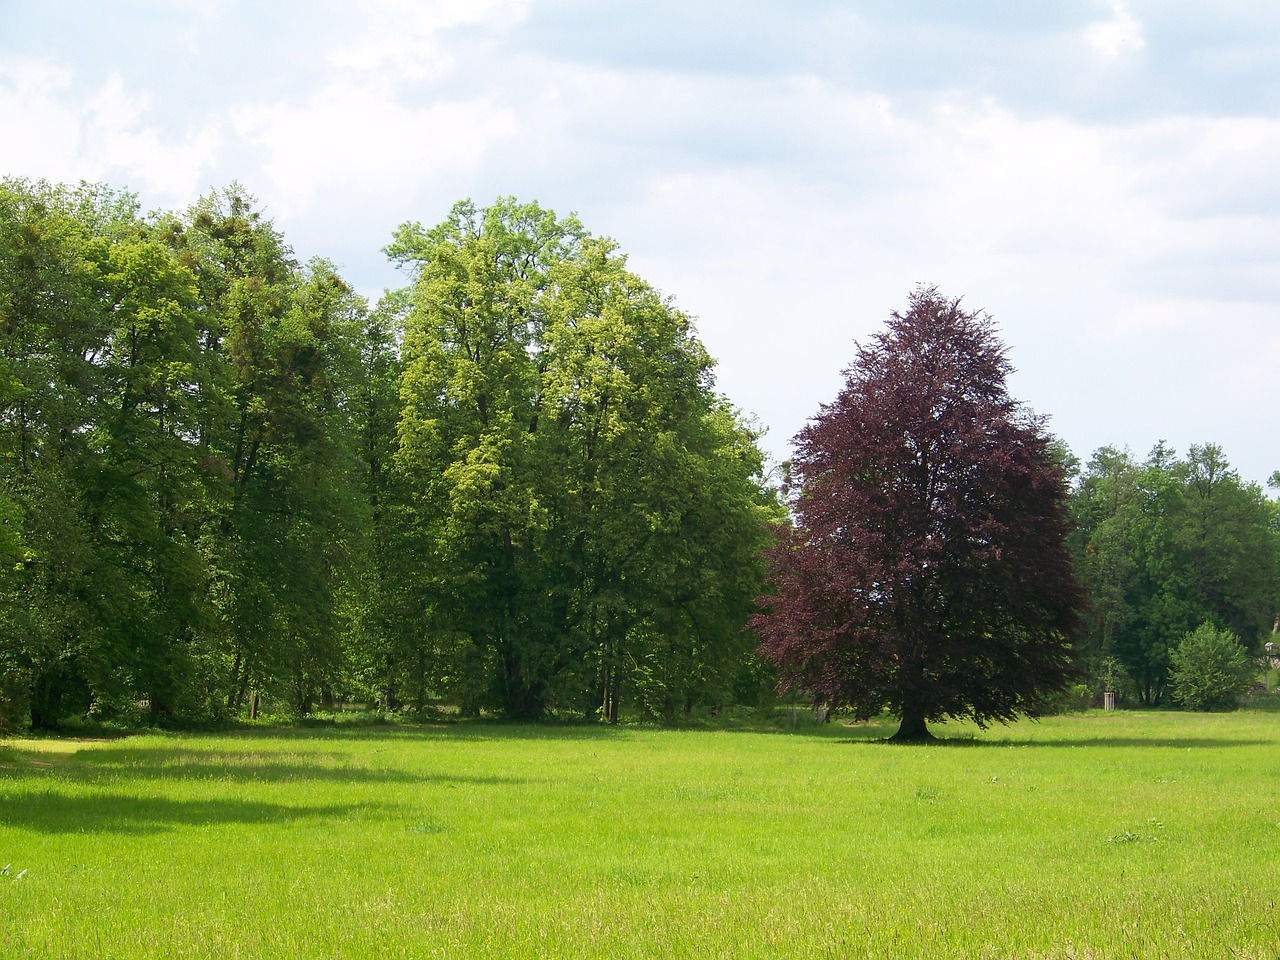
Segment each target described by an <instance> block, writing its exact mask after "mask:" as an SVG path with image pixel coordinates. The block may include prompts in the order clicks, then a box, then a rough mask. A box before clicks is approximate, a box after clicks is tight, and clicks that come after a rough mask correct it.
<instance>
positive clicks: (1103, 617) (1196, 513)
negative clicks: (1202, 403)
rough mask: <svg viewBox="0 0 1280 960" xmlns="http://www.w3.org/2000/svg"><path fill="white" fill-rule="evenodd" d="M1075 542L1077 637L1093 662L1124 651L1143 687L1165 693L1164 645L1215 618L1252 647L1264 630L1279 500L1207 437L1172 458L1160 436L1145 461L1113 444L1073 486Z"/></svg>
mask: <svg viewBox="0 0 1280 960" xmlns="http://www.w3.org/2000/svg"><path fill="white" fill-rule="evenodd" d="M1071 516H1072V520H1073V527H1074V530H1073V533H1072V535H1071V547H1072V553H1073V555H1074V560H1075V566H1076V570H1077V574H1078V576H1079V578H1080V580H1081V582H1082V583H1083V584H1084V586H1085V588H1086V589H1087V591H1088V595H1089V615H1088V617H1087V618H1086V631H1085V642H1084V643H1083V644H1082V647H1083V648H1084V652H1085V660H1086V661H1087V664H1088V666H1089V668H1090V669H1091V670H1092V671H1094V672H1096V670H1097V667H1098V665H1099V664H1100V663H1101V662H1102V661H1103V660H1105V659H1106V658H1107V657H1110V656H1115V657H1117V658H1118V659H1119V660H1120V661H1121V662H1123V664H1124V666H1125V669H1126V670H1127V672H1128V673H1129V674H1130V676H1132V678H1133V680H1134V683H1135V685H1136V692H1137V694H1138V696H1139V698H1140V699H1141V700H1142V701H1143V702H1144V703H1147V704H1152V705H1154V704H1159V703H1161V702H1162V701H1163V699H1164V697H1165V694H1166V692H1167V689H1168V683H1169V665H1170V651H1171V648H1172V647H1173V646H1174V644H1175V643H1176V642H1177V640H1178V638H1179V637H1182V636H1184V635H1185V634H1187V633H1188V632H1190V631H1192V630H1193V629H1194V628H1195V627H1196V625H1197V624H1201V623H1204V622H1205V621H1212V622H1213V623H1215V624H1220V625H1221V626H1222V627H1223V628H1225V629H1229V630H1230V631H1231V632H1232V633H1233V634H1235V636H1237V637H1239V638H1241V639H1242V640H1243V641H1244V643H1245V644H1246V646H1252V645H1253V644H1255V643H1256V642H1258V641H1260V640H1261V638H1262V637H1263V636H1264V635H1265V634H1266V633H1267V632H1268V631H1269V630H1270V629H1271V625H1272V623H1273V622H1274V617H1275V610H1276V601H1277V594H1278V588H1277V584H1280V528H1278V526H1277V523H1276V505H1275V504H1274V503H1273V502H1272V501H1270V500H1268V499H1267V497H1266V495H1265V494H1264V493H1263V491H1262V489H1261V487H1259V486H1257V485H1256V484H1249V483H1245V482H1243V481H1242V480H1241V479H1240V477H1239V475H1238V474H1237V473H1236V472H1235V471H1234V470H1232V469H1231V468H1230V466H1229V465H1228V464H1227V461H1226V459H1225V457H1224V456H1223V452H1222V450H1221V449H1220V448H1219V447H1217V446H1215V445H1213V444H1204V445H1203V446H1193V447H1191V449H1190V451H1189V452H1188V454H1187V457H1186V459H1185V460H1180V459H1179V458H1178V457H1177V456H1176V455H1175V454H1174V453H1173V452H1172V451H1171V450H1170V449H1169V448H1168V447H1166V446H1165V445H1164V444H1158V445H1157V446H1156V447H1155V449H1154V450H1152V452H1151V454H1150V456H1149V457H1148V458H1147V460H1146V462H1145V463H1138V462H1136V461H1135V460H1134V458H1133V457H1132V456H1131V455H1130V454H1129V453H1128V452H1124V451H1116V450H1114V449H1112V448H1109V447H1103V448H1102V449H1100V450H1098V451H1097V452H1096V453H1095V454H1094V456H1093V458H1092V459H1091V460H1090V462H1089V465H1088V467H1087V468H1086V470H1085V472H1084V475H1083V477H1082V479H1081V480H1080V483H1079V484H1078V486H1077V487H1076V489H1075V490H1074V492H1073V494H1072V497H1071Z"/></svg>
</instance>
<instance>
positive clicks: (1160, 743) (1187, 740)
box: [832, 737, 1274, 750]
mask: <svg viewBox="0 0 1280 960" xmlns="http://www.w3.org/2000/svg"><path fill="white" fill-rule="evenodd" d="M832 742H833V743H839V744H856V743H877V744H884V745H887V746H894V747H945V748H947V749H962V748H968V747H972V748H975V749H976V748H991V747H1001V748H1004V749H1009V748H1025V747H1033V748H1034V747H1054V748H1063V747H1118V748H1123V749H1131V748H1133V747H1155V748H1162V749H1170V750H1182V749H1185V750H1191V749H1205V748H1212V747H1265V746H1270V745H1271V744H1272V743H1273V742H1274V741H1271V740H1256V739H1255V740H1240V739H1228V738H1225V737H1224V738H1221V739H1218V738H1212V737H1083V738H1081V739H1079V740H1069V739H1062V738H1054V739H1044V740H1013V739H1008V738H1006V739H1000V740H979V739H977V738H974V737H938V738H936V739H934V740H926V741H923V742H920V743H890V742H889V740H887V739H849V738H844V739H841V740H834V741H832Z"/></svg>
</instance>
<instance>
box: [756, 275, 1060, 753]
mask: <svg viewBox="0 0 1280 960" xmlns="http://www.w3.org/2000/svg"><path fill="white" fill-rule="evenodd" d="M1010 370H1011V367H1010V365H1009V362H1008V360H1007V359H1006V357H1005V350H1004V346H1003V345H1002V344H1001V342H1000V340H999V339H998V338H997V337H996V335H995V332H994V329H993V325H992V322H991V319H990V318H989V317H988V316H987V315H986V314H985V313H982V312H980V311H978V312H971V311H967V310H965V309H963V308H962V307H961V303H960V300H959V299H949V298H946V297H944V296H942V295H941V294H939V293H938V291H937V290H936V289H935V288H933V287H920V288H917V289H916V291H915V292H914V293H913V294H912V295H911V297H910V300H909V302H908V308H907V310H906V312H904V313H897V312H895V313H893V314H892V316H891V318H890V320H889V324H888V329H887V330H886V331H884V332H882V333H879V334H877V335H876V336H875V337H873V338H872V339H871V341H870V342H869V343H868V344H866V345H859V347H858V350H857V356H856V358H855V359H854V362H853V364H852V365H851V366H850V367H849V368H848V370H846V371H845V375H846V383H845V386H844V388H843V390H842V391H841V392H840V395H839V396H838V397H837V398H836V400H835V402H834V403H832V404H830V405H825V406H823V407H822V409H821V410H820V412H819V413H818V415H817V416H816V417H815V418H814V419H813V420H811V421H810V422H809V424H808V426H806V427H805V428H804V429H803V430H802V431H801V432H800V434H799V435H798V436H797V437H796V441H795V443H796V451H795V457H794V459H793V462H792V481H791V504H790V505H791V510H792V518H793V525H792V526H791V527H789V528H788V529H786V530H785V531H783V532H782V534H781V536H780V539H779V541H778V543H777V545H776V546H775V547H773V548H771V550H770V551H769V552H768V554H767V559H768V563H769V568H770V582H771V585H772V590H773V592H772V593H771V594H769V595H768V596H766V597H764V598H762V601H761V602H762V604H763V608H764V609H763V612H762V613H760V614H758V615H756V617H755V618H754V621H753V625H754V627H755V629H756V631H757V632H758V634H759V635H760V636H761V638H762V639H763V642H762V644H761V648H760V649H761V652H762V653H763V654H764V655H765V656H766V657H767V658H768V659H770V660H771V661H772V662H773V663H774V664H775V665H776V666H777V668H778V670H779V675H780V677H781V683H782V686H783V688H784V689H799V690H801V691H803V692H805V693H807V694H809V695H812V696H813V697H814V698H815V700H817V701H819V702H823V703H825V704H827V705H828V706H831V707H833V708H845V709H848V710H850V711H851V712H852V713H853V714H854V715H855V716H857V717H858V718H860V719H869V718H871V717H873V716H876V715H878V714H880V713H881V711H883V710H886V709H887V710H889V711H890V712H892V713H893V714H895V715H897V716H899V717H901V720H902V723H901V726H900V727H899V729H898V732H897V733H896V734H895V735H894V737H893V739H894V740H899V741H918V740H928V739H932V735H931V734H930V733H929V730H928V727H927V723H929V722H935V721H942V720H945V719H948V718H970V719H972V720H974V721H976V722H977V723H978V724H979V725H985V724H987V723H989V722H991V721H1001V722H1005V721H1009V720H1012V719H1013V718H1014V717H1016V716H1018V715H1020V714H1028V715H1034V714H1035V713H1036V712H1037V710H1038V708H1039V707H1041V706H1042V705H1043V703H1044V700H1045V698H1046V696H1048V695H1051V694H1053V693H1054V692H1056V691H1059V690H1061V689H1062V688H1063V687H1064V685H1065V684H1066V681H1067V678H1068V676H1069V671H1070V664H1071V637H1072V634H1073V631H1074V629H1075V627H1076V621H1077V611H1078V609H1079V606H1080V603H1081V593H1080V591H1079V588H1078V587H1077V586H1076V583H1075V580H1074V579H1073V576H1072V571H1071V565H1070V562H1069V557H1068V553H1067V549H1066V543H1065V537H1066V532H1067V522H1066V499H1067V487H1066V482H1065V479H1064V475H1063V471H1062V469H1061V467H1060V465H1059V463H1058V460H1057V458H1056V457H1055V456H1054V451H1053V448H1052V441H1051V438H1050V437H1049V436H1048V435H1047V434H1046V432H1045V430H1044V428H1043V421H1042V420H1041V419H1040V418H1037V417H1036V416H1034V415H1032V414H1031V413H1030V412H1029V411H1027V410H1026V409H1025V408H1024V407H1023V406H1021V405H1020V404H1019V403H1018V402H1017V401H1015V400H1013V399H1012V398H1011V397H1010V396H1009V393H1008V390H1007V389H1006V387H1005V379H1006V377H1007V375H1008V374H1009V372H1010Z"/></svg>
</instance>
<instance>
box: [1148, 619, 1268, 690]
mask: <svg viewBox="0 0 1280 960" xmlns="http://www.w3.org/2000/svg"><path fill="white" fill-rule="evenodd" d="M1169 659H1170V667H1169V682H1170V684H1171V685H1172V687H1173V699H1174V700H1175V701H1177V703H1178V704H1180V705H1181V706H1183V707H1185V708H1186V709H1188V710H1234V709H1235V708H1236V707H1238V706H1239V705H1240V698H1241V697H1242V696H1244V692H1245V690H1247V689H1248V688H1249V683H1250V681H1252V680H1253V677H1254V674H1255V673H1256V671H1255V669H1254V666H1253V664H1252V663H1251V662H1250V661H1249V658H1248V656H1247V655H1246V654H1245V651H1244V648H1243V647H1242V646H1240V641H1239V640H1238V639H1237V638H1236V635H1235V634H1234V633H1232V632H1231V631H1230V630H1218V629H1217V628H1215V627H1214V625H1213V624H1212V623H1209V622H1205V623H1202V624H1201V625H1200V626H1199V627H1197V628H1196V629H1195V630H1193V631H1191V632H1190V633H1188V634H1187V635H1186V636H1184V637H1183V638H1182V640H1181V641H1180V642H1179V643H1178V645H1177V646H1176V647H1175V648H1174V650H1173V652H1172V654H1171V655H1170V657H1169Z"/></svg>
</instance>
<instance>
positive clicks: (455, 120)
mask: <svg viewBox="0 0 1280 960" xmlns="http://www.w3.org/2000/svg"><path fill="white" fill-rule="evenodd" d="M231 118H232V121H231V122H232V125H233V127H234V129H235V131H236V133H237V134H238V135H239V136H240V137H242V138H244V139H245V140H247V141H248V142H250V143H252V144H254V145H255V146H257V147H259V148H261V149H262V150H263V151H264V152H265V155H266V158H265V161H264V163H263V168H262V169H263V171H264V172H265V174H266V175H267V178H268V180H269V181H270V182H269V185H268V187H269V193H268V195H269V196H270V197H271V198H272V206H273V207H277V208H279V209H282V210H283V211H284V212H285V213H294V214H296V213H302V212H306V211H307V210H308V209H309V208H310V207H311V206H312V205H313V204H314V203H316V202H317V200H318V198H319V197H320V195H321V193H322V191H324V190H326V189H331V188H335V189H339V190H341V191H342V192H344V193H348V194H352V193H354V194H362V195H370V194H377V195H382V196H388V197H395V196H397V195H398V196H400V197H402V198H403V197H405V196H407V195H411V194H412V193H413V190H414V188H415V187H417V186H421V185H422V183H423V182H424V181H429V180H430V179H431V178H432V177H434V176H437V175H439V174H441V173H443V172H448V171H452V170H458V169H466V168H468V167H470V166H472V165H475V164H477V163H478V162H480V160H481V159H482V158H483V157H484V155H485V153H486V152H487V151H488V150H489V149H490V148H491V147H492V146H493V145H494V144H496V143H498V142H500V141H502V140H503V139H504V138H507V137H509V136H511V135H512V133H513V132H514V130H515V128H516V124H515V120H514V118H513V116H512V114H511V113H510V111H509V110H507V109H505V108H503V107H501V106H498V105H495V104H493V103H491V102H490V101H488V100H486V99H483V98H482V99H477V100H469V101H462V102H448V101H440V102H435V103H431V104H429V105H426V106H422V107H411V106H408V105H406V104H404V103H402V102H400V101H399V100H398V99H396V97H395V96H394V94H393V92H392V91H391V90H390V89H389V88H388V87H387V86H386V85H383V84H377V83H359V82H355V83H352V82H346V81H340V82H334V83H331V84H330V85H328V86H326V87H323V88H321V89H319V90H317V91H316V92H315V93H314V94H312V95H311V97H309V98H308V99H307V100H306V102H305V103H301V104H290V103H266V104H244V105H241V106H238V107H235V108H233V109H232V111H231Z"/></svg>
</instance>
